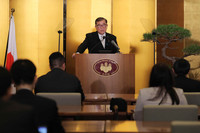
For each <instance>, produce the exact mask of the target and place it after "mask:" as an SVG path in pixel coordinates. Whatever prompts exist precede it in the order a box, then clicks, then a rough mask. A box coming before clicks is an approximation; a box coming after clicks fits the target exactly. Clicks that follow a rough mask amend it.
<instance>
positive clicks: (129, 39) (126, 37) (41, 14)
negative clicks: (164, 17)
mask: <svg viewBox="0 0 200 133" xmlns="http://www.w3.org/2000/svg"><path fill="white" fill-rule="evenodd" d="M9 8H10V9H11V8H15V10H16V12H15V13H14V17H15V26H16V41H17V52H18V58H28V59H30V60H32V61H33V62H34V63H35V65H36V66H37V75H38V76H41V75H43V74H45V73H47V72H48V71H49V64H48V57H49V55H50V54H51V53H52V52H54V51H57V50H58V47H57V45H58V33H57V31H58V30H62V25H63V0H10V1H9V0H0V11H1V12H0V18H1V20H3V21H0V26H1V28H0V31H1V32H0V34H1V35H0V38H1V39H0V54H1V57H0V59H1V60H0V63H1V65H2V64H3V60H4V54H5V52H4V51H5V47H6V41H7V34H8V25H9V12H10V9H9ZM99 16H102V17H105V18H107V19H108V32H109V33H113V34H114V35H116V36H117V41H118V44H119V47H120V48H121V52H122V53H124V54H128V53H135V57H136V62H135V65H136V67H135V73H136V75H135V80H136V81H135V83H136V84H135V85H136V93H138V91H139V89H141V88H144V87H146V86H148V80H149V72H150V69H151V67H152V66H153V44H152V43H147V42H141V39H142V34H143V33H144V32H150V31H151V30H152V29H153V28H154V27H155V25H156V21H155V19H156V0H67V24H66V28H67V51H66V53H67V71H68V72H70V73H74V60H73V59H72V58H71V55H72V53H74V52H75V51H76V49H77V47H78V45H79V44H80V43H81V42H82V41H83V40H84V38H85V34H86V33H88V32H92V31H95V28H94V21H95V19H96V18H97V17H99ZM2 27H3V28H2ZM61 38H62V36H61ZM62 42H63V40H62V39H61V46H62ZM61 51H62V47H61ZM86 53H87V51H86Z"/></svg>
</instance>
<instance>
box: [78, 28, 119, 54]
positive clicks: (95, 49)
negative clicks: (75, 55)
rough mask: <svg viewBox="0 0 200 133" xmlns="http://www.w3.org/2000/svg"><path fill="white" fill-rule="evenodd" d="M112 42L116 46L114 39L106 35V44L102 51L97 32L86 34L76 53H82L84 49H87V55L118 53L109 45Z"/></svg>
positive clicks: (110, 35) (112, 36)
mask: <svg viewBox="0 0 200 133" xmlns="http://www.w3.org/2000/svg"><path fill="white" fill-rule="evenodd" d="M112 40H114V41H115V43H116V44H117V41H116V37H115V36H114V35H112V34H109V33H106V43H105V49H104V48H103V46H102V43H101V41H100V39H99V36H98V32H92V33H88V34H86V38H85V40H84V41H83V43H81V44H80V46H79V47H78V49H77V51H76V52H79V53H83V52H84V51H85V49H87V48H88V50H89V53H117V52H119V51H118V49H116V48H115V46H114V45H113V44H111V41H112Z"/></svg>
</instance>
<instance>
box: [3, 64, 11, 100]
mask: <svg viewBox="0 0 200 133" xmlns="http://www.w3.org/2000/svg"><path fill="white" fill-rule="evenodd" d="M11 82H12V81H11V74H10V73H9V72H8V70H6V69H5V68H3V67H1V66H0V98H1V97H3V96H4V95H6V93H7V91H8V88H9V87H10V86H11Z"/></svg>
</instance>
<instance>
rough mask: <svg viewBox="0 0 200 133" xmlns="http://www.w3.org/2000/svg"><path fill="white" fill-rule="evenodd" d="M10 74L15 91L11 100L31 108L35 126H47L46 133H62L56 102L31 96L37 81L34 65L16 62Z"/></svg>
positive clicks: (26, 62) (24, 61)
mask: <svg viewBox="0 0 200 133" xmlns="http://www.w3.org/2000/svg"><path fill="white" fill-rule="evenodd" d="M11 74H12V77H13V81H14V84H15V86H16V90H17V92H16V94H15V95H13V96H12V97H11V99H12V100H14V101H16V102H19V103H22V104H26V105H30V106H32V107H33V109H34V111H35V113H36V120H37V121H36V122H37V125H38V126H43V125H44V126H47V129H48V133H64V129H63V127H62V125H61V121H60V119H59V116H58V109H57V105H56V102H55V101H53V100H51V99H47V98H43V97H40V96H35V95H34V94H33V89H34V87H35V82H36V80H37V77H36V75H35V74H36V67H35V65H34V64H33V63H32V62H31V61H29V60H17V61H15V62H14V63H13V65H12V67H11Z"/></svg>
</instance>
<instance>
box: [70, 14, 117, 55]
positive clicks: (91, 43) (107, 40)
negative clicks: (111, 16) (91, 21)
mask: <svg viewBox="0 0 200 133" xmlns="http://www.w3.org/2000/svg"><path fill="white" fill-rule="evenodd" d="M107 26H108V24H107V20H106V19H105V18H103V17H99V18H97V19H96V20H95V28H96V32H92V33H88V34H86V38H85V40H84V41H83V42H82V43H81V44H80V46H79V47H78V49H77V51H76V53H83V52H84V51H85V50H86V49H88V50H89V53H119V47H118V45H117V40H116V37H115V36H114V35H112V34H109V33H107V32H106V30H107ZM74 56H75V53H74V54H73V55H72V57H74Z"/></svg>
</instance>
